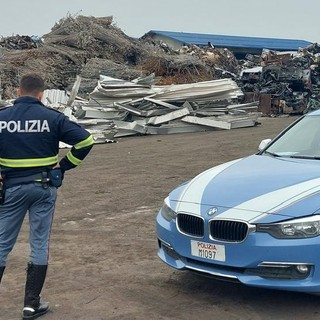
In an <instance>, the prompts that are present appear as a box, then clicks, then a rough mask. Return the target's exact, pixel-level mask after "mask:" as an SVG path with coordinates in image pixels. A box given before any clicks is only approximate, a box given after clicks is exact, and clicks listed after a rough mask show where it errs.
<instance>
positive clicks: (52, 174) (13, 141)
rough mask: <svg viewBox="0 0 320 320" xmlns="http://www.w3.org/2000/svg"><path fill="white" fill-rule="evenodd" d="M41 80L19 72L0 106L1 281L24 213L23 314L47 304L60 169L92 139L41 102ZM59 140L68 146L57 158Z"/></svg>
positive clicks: (78, 157) (31, 315)
mask: <svg viewBox="0 0 320 320" xmlns="http://www.w3.org/2000/svg"><path fill="white" fill-rule="evenodd" d="M43 92H44V81H43V79H42V78H41V77H40V76H39V75H37V74H28V75H25V76H23V77H22V78H21V81H20V87H19V89H18V98H17V99H16V100H15V101H14V104H13V106H10V107H7V108H4V109H2V110H0V168H1V177H2V183H1V185H2V187H3V190H2V192H1V195H2V197H0V200H2V204H1V205H0V282H1V278H2V275H3V273H4V270H5V266H6V261H7V256H8V254H9V253H10V252H11V250H12V249H13V246H14V244H15V242H16V240H17V237H18V234H19V231H20V229H21V226H22V223H23V220H24V217H25V215H26V213H28V214H29V224H30V238H29V242H30V256H29V263H28V266H27V276H26V285H25V298H24V308H23V319H24V320H26V319H35V318H37V317H39V316H41V315H43V314H45V313H46V312H47V311H48V310H49V304H48V303H43V302H40V293H41V290H42V287H43V284H44V281H45V278H46V272H47V266H48V248H49V237H50V231H51V224H52V218H53V212H54V206H55V202H56V196H57V188H58V187H59V186H60V185H61V182H62V179H63V175H64V172H65V171H67V170H69V169H72V168H75V167H77V166H78V165H79V164H80V163H81V161H82V160H83V159H84V158H85V157H86V156H87V154H88V153H89V151H90V150H91V148H92V146H93V144H94V141H93V138H92V136H91V135H90V133H89V132H88V131H86V130H85V129H83V128H82V127H80V126H79V125H78V124H76V123H75V122H72V121H70V120H69V118H68V117H66V116H65V115H64V114H63V113H61V112H58V111H56V110H53V109H50V108H48V107H46V106H44V105H43V104H42V103H41V100H42V96H43ZM59 141H62V142H65V143H67V144H69V145H71V146H72V148H71V149H70V151H69V152H68V153H67V154H66V156H65V157H63V158H62V159H61V160H59V158H58V153H59Z"/></svg>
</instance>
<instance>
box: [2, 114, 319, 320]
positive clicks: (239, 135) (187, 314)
mask: <svg viewBox="0 0 320 320" xmlns="http://www.w3.org/2000/svg"><path fill="white" fill-rule="evenodd" d="M294 120H295V117H279V118H261V119H260V121H261V125H259V126H257V127H253V128H242V129H234V130H231V131H211V132H203V133H191V134H190V133H189V134H174V135H163V136H141V137H127V138H122V139H120V140H119V142H118V143H110V144H101V145H95V147H94V149H93V150H92V152H91V154H90V155H89V156H88V157H87V159H86V160H85V161H84V162H83V163H82V164H81V166H80V167H79V168H77V169H75V170H73V171H70V172H68V173H67V175H66V178H65V181H64V185H63V187H62V188H61V189H59V192H58V201H57V207H56V213H55V219H54V224H53V230H52V237H51V246H50V265H49V269H48V276H47V281H46V284H45V288H44V290H43V294H42V296H43V299H44V300H47V301H50V304H51V311H50V313H48V314H47V315H46V316H44V317H42V318H41V319H46V320H51V319H52V320H53V319H55V320H57V319H59V320H60V319H61V320H82V319H86V320H106V319H108V320H120V319H121V320H133V319H139V320H140V319H142V320H144V319H151V320H152V319H162V320H167V319H192V320H193V319H196V320H202V319H205V320H208V319H226V320H236V319H246V320H247V319H248V320H249V319H251V320H260V319H263V320H269V319H270V320H275V319H276V320H287V319H288V320H289V319H290V320H291V319H309V320H310V319H319V318H320V314H319V312H320V301H319V299H320V297H316V296H311V295H306V294H299V293H290V292H281V291H272V290H262V289H257V288H250V287H245V286H243V285H237V284H233V283H228V282H219V281H216V280H211V279H208V278H204V277H199V276H196V275H194V274H192V273H189V272H182V271H176V270H174V269H172V268H170V267H168V266H167V265H165V264H164V263H163V262H162V261H161V260H160V259H159V258H158V257H157V241H156V233H155V217H156V213H157V210H158V209H159V208H160V206H161V205H162V201H163V199H164V197H165V196H166V195H167V193H168V192H169V191H170V190H171V189H173V188H174V187H175V186H176V185H177V184H179V183H181V182H183V181H185V180H187V179H189V178H192V177H193V176H194V175H196V174H198V173H200V172H201V171H203V170H205V169H207V168H209V167H211V166H213V165H217V164H220V163H222V162H225V161H227V160H231V159H235V158H239V157H242V156H246V155H249V154H252V153H254V152H256V150H257V146H258V144H259V142H260V141H261V140H262V139H264V138H269V137H270V138H272V137H274V136H275V134H276V133H278V132H279V131H280V130H282V129H283V128H284V127H286V126H287V125H288V124H289V123H291V122H293V121H294ZM64 152H66V151H65V150H62V154H63V153H64ZM27 228H28V225H27V222H26V223H25V224H24V226H23V230H22V232H21V234H20V236H19V239H18V243H17V244H16V247H15V249H14V250H13V252H12V253H11V255H10V259H9V262H8V265H7V269H6V272H5V274H4V278H3V282H2V284H1V288H0V320H7V319H10V320H14V319H20V318H21V310H22V304H23V291H24V281H25V267H26V265H27V261H28V257H27V255H28V243H27V239H28V229H27Z"/></svg>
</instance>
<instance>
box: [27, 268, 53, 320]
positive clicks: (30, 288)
mask: <svg viewBox="0 0 320 320" xmlns="http://www.w3.org/2000/svg"><path fill="white" fill-rule="evenodd" d="M47 267H48V266H47V265H36V264H33V263H31V262H30V263H29V264H28V269H27V281H26V289H25V297H24V308H23V320H27V319H28V320H30V319H36V318H38V317H40V316H42V315H43V314H45V313H47V312H48V310H49V304H48V303H41V302H40V293H41V290H42V287H43V284H44V280H45V278H46V274H47Z"/></svg>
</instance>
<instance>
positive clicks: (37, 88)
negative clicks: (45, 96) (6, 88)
mask: <svg viewBox="0 0 320 320" xmlns="http://www.w3.org/2000/svg"><path fill="white" fill-rule="evenodd" d="M20 90H21V92H22V93H23V94H38V93H39V92H42V91H44V80H43V79H42V77H41V76H39V75H38V74H35V73H30V74H26V75H24V76H23V77H22V78H21V80H20Z"/></svg>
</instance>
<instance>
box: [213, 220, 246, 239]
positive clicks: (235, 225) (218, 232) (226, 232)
mask: <svg viewBox="0 0 320 320" xmlns="http://www.w3.org/2000/svg"><path fill="white" fill-rule="evenodd" d="M248 230H249V228H248V225H247V224H246V223H244V222H241V221H230V220H211V221H210V222H209V232H210V236H211V237H212V238H213V239H215V240H219V241H228V242H241V241H243V240H244V239H245V238H246V237H247V234H248Z"/></svg>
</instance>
